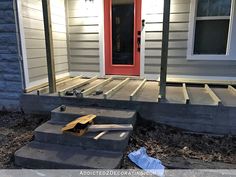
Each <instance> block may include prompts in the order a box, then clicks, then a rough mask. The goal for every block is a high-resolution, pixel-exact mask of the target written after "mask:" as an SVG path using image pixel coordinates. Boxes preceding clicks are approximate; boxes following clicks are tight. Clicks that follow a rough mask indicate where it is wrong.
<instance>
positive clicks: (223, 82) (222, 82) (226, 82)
mask: <svg viewBox="0 0 236 177" xmlns="http://www.w3.org/2000/svg"><path fill="white" fill-rule="evenodd" d="M167 83H186V84H213V85H214V84H215V85H236V80H234V81H233V80H232V81H230V80H214V79H211V78H210V77H209V78H208V79H207V80H206V79H194V78H177V77H168V78H167Z"/></svg>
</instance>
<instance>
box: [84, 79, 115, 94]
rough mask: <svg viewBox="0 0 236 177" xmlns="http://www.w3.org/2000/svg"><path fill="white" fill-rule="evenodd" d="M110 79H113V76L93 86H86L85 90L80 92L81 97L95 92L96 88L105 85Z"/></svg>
mask: <svg viewBox="0 0 236 177" xmlns="http://www.w3.org/2000/svg"><path fill="white" fill-rule="evenodd" d="M112 80H113V78H112V77H111V78H108V79H106V80H105V81H103V82H101V83H99V84H97V85H95V86H93V87H90V88H88V89H87V90H85V91H83V92H82V93H81V94H82V97H85V96H88V95H89V94H91V93H93V92H95V91H96V90H97V89H99V88H102V87H104V86H105V85H107V84H108V83H109V82H111V81H112Z"/></svg>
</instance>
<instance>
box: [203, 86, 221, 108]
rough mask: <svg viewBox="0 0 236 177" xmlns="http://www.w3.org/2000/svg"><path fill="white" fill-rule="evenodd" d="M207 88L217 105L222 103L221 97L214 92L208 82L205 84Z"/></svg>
mask: <svg viewBox="0 0 236 177" xmlns="http://www.w3.org/2000/svg"><path fill="white" fill-rule="evenodd" d="M205 89H206V91H207V92H208V94H209V95H210V96H211V98H212V99H213V101H214V102H215V104H216V105H220V104H221V103H222V102H221V99H220V98H219V97H218V96H217V95H216V94H215V93H214V92H213V90H212V89H211V88H210V87H209V86H208V84H205Z"/></svg>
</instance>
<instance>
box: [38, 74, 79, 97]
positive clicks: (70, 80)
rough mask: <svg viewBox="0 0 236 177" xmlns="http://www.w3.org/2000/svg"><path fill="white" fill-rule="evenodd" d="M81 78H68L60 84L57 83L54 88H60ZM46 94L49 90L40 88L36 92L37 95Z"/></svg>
mask: <svg viewBox="0 0 236 177" xmlns="http://www.w3.org/2000/svg"><path fill="white" fill-rule="evenodd" d="M81 78H82V76H77V77H73V78H69V79H66V80H63V81H61V82H58V83H57V84H56V86H57V88H58V87H62V86H64V85H66V84H67V83H69V82H74V81H75V80H78V79H81ZM47 93H49V88H48V87H44V88H40V89H38V90H37V95H41V94H47Z"/></svg>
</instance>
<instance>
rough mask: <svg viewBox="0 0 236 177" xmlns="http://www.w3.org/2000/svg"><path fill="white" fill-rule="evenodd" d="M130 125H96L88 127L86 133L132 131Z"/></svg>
mask: <svg viewBox="0 0 236 177" xmlns="http://www.w3.org/2000/svg"><path fill="white" fill-rule="evenodd" d="M132 130H133V126H132V124H96V125H90V126H89V127H88V132H101V131H132Z"/></svg>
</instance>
